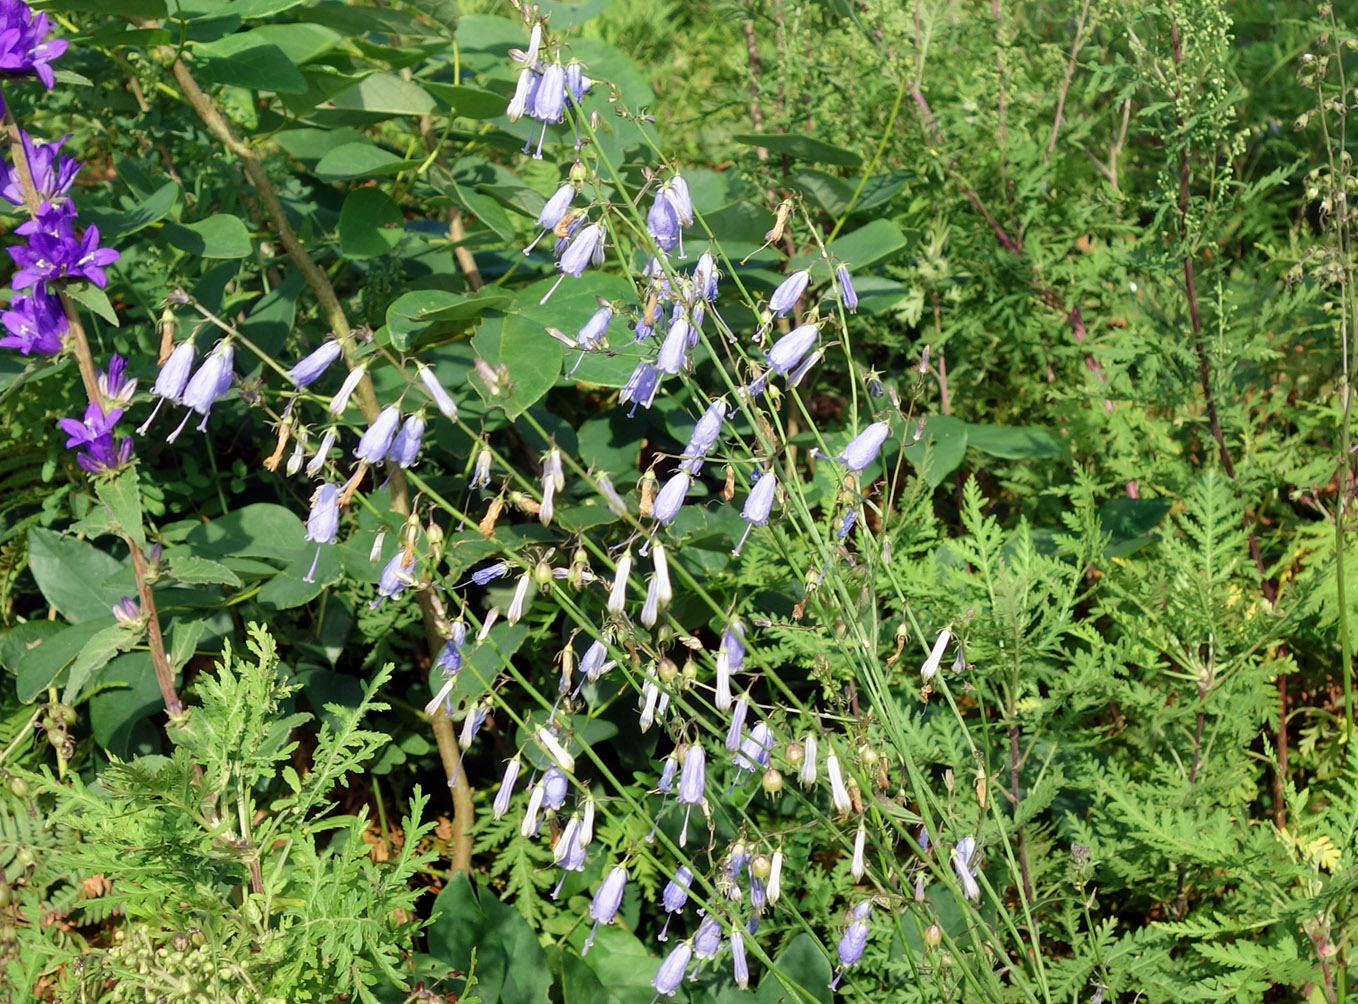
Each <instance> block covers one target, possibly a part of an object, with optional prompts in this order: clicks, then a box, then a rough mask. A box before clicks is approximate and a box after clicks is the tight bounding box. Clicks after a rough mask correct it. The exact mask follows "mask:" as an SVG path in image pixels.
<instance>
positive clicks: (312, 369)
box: [288, 338, 343, 387]
mask: <svg viewBox="0 0 1358 1004" xmlns="http://www.w3.org/2000/svg"><path fill="white" fill-rule="evenodd" d="M342 351H343V349H342V348H341V347H340V343H339V342H337V341H336V340H335V339H333V338H330V339H327V340H326V341H324V342H322V343H321V345H320V346H319V347H318V348H315V349H313V350H312V351H311V352H310V353H308V354H307V355H306V357H305V358H303V359H301V360H299V361H298V363H297V365H295V366H294V367H293V368H292V369H290V370H288V379H289V380H291V381H292V382H293V383H294V384H296V385H297V386H298V387H310V386H311V385H312V384H313V383H315V382H316V381H317V380H319V379H320V377H321V374H322V373H324V372H325V371H326V370H327V369H329V367H330V364H331V363H333V362H334V361H335V360H336V359H338V358H339V357H340V353H341V352H342Z"/></svg>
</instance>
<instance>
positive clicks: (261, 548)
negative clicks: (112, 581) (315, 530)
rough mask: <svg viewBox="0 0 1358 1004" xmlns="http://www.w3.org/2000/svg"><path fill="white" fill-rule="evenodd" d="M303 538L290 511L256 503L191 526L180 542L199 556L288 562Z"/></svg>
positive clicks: (267, 503)
mask: <svg viewBox="0 0 1358 1004" xmlns="http://www.w3.org/2000/svg"><path fill="white" fill-rule="evenodd" d="M304 536H305V531H304V529H303V527H302V521H301V519H300V518H299V517H298V516H297V514H296V513H294V512H293V511H292V510H291V509H289V508H287V507H286V506H281V505H275V504H274V503H272V502H256V503H254V504H253V505H247V506H244V507H243V508H240V509H235V510H233V511H231V512H229V513H227V514H226V515H225V516H222V517H220V518H218V519H215V520H212V521H211V522H208V523H201V524H199V525H197V526H195V527H194V528H193V529H192V530H190V531H189V532H188V533H187V534H186V535H185V536H184V543H185V544H186V545H187V546H188V547H190V548H192V549H193V550H194V552H195V553H197V554H199V555H207V554H211V555H217V556H218V557H222V556H232V557H247V558H276V559H281V560H283V561H288V562H291V561H292V559H293V558H294V557H295V556H296V554H297V550H298V548H300V547H301V546H302V543H303V538H304ZM115 599H116V597H115Z"/></svg>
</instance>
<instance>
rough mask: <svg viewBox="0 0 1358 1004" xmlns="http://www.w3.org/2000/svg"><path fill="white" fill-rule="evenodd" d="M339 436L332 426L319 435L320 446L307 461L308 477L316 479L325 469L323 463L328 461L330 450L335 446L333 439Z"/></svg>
mask: <svg viewBox="0 0 1358 1004" xmlns="http://www.w3.org/2000/svg"><path fill="white" fill-rule="evenodd" d="M338 435H339V434H338V433H337V432H336V431H335V427H334V426H333V425H332V426H330V428H328V429H326V430H325V432H324V433H323V434H322V435H321V442H320V445H318V446H317V447H316V454H315V456H313V457H312V458H311V459H310V460H309V461H307V465H306V472H307V474H308V475H309V476H310V477H313V478H314V477H316V475H318V474H320V473H321V469H322V468H323V467H325V462H326V461H327V460H329V459H330V450H331V449H332V448H333V447H334V445H335V439H336V437H337V436H338Z"/></svg>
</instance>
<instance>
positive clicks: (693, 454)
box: [679, 398, 726, 476]
mask: <svg viewBox="0 0 1358 1004" xmlns="http://www.w3.org/2000/svg"><path fill="white" fill-rule="evenodd" d="M725 418H726V401H725V400H724V399H722V398H717V399H716V400H715V401H713V402H712V403H711V404H709V405H708V406H707V410H706V411H704V412H703V414H702V417H701V418H699V419H698V422H697V424H696V425H694V427H693V435H691V436H690V437H689V439H688V445H687V446H685V447H684V454H683V457H682V459H681V460H680V461H679V469H680V470H681V471H687V472H688V473H689V474H692V475H695V476H696V475H697V474H698V473H699V472H700V471H701V470H702V467H703V460H704V459H705V458H706V457H707V454H708V452H709V451H710V450H711V449H712V447H713V446H715V445H716V444H717V437H718V436H720V435H721V423H722V422H723V421H724V420H725Z"/></svg>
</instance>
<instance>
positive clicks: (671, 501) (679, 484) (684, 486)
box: [651, 471, 693, 526]
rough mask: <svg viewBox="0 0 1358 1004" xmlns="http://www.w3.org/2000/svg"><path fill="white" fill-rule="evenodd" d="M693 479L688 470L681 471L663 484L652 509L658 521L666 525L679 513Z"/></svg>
mask: <svg viewBox="0 0 1358 1004" xmlns="http://www.w3.org/2000/svg"><path fill="white" fill-rule="evenodd" d="M692 480H693V479H692V478H691V477H689V475H688V474H687V473H686V472H684V471H679V472H678V473H677V474H674V475H672V476H671V477H670V479H669V480H668V481H666V482H665V484H664V485H663V486H661V489H660V491H659V492H658V493H657V494H656V497H655V504H654V506H653V507H652V509H651V515H652V516H654V517H655V521H656V522H657V523H659V524H661V525H662V526H666V525H668V524H670V523H672V522H673V521H674V518H675V517H676V516H678V515H679V510H680V509H681V508H682V507H683V504H684V497H685V496H686V495H687V494H688V489H689V485H690V484H691V483H692Z"/></svg>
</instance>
